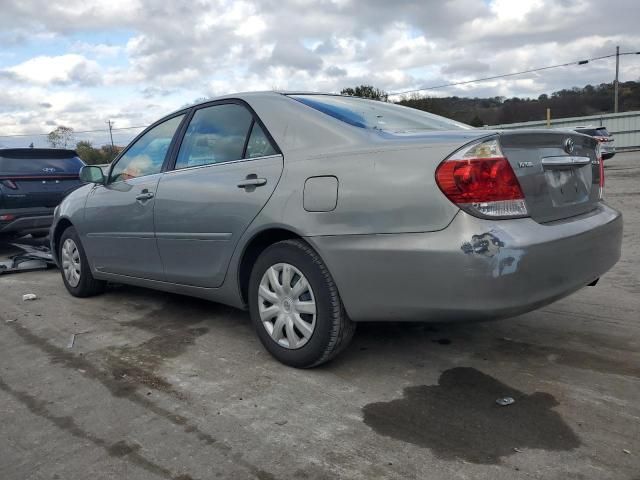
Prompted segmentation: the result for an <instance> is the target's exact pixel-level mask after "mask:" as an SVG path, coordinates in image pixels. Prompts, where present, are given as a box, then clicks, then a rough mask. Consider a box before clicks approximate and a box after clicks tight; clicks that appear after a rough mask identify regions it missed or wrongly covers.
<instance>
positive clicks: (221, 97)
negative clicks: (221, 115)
mask: <svg viewBox="0 0 640 480" xmlns="http://www.w3.org/2000/svg"><path fill="white" fill-rule="evenodd" d="M288 95H326V96H331V97H350V98H359V97H353V96H351V95H341V94H339V93H331V92H311V91H304V90H262V91H255V92H238V93H228V94H226V95H219V96H217V97H211V98H207V99H206V100H200V101H197V102H195V103H191V104H189V105H188V106H186V107H183V108H180V109H178V110H176V112H179V111H182V110H185V109H188V108H191V107H196V106H198V105H203V104H205V103H210V102H216V101H219V100H227V99H234V98H237V99H240V100H244V99H251V98H257V97H274V96H288ZM365 100H371V99H365Z"/></svg>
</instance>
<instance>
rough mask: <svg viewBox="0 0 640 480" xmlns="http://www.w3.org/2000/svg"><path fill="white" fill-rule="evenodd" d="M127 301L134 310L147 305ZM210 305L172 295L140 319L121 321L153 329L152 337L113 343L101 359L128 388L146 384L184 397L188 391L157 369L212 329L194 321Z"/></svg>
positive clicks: (117, 379) (208, 309) (207, 311)
mask: <svg viewBox="0 0 640 480" xmlns="http://www.w3.org/2000/svg"><path fill="white" fill-rule="evenodd" d="M127 305H128V306H130V307H131V308H132V309H134V310H142V309H144V306H143V305H142V306H141V305H140V304H137V303H133V302H131V304H130V305H129V304H127ZM210 309H211V303H210V302H204V301H200V300H193V301H191V300H190V301H189V302H185V301H184V298H181V297H173V296H170V297H169V300H166V301H165V302H164V303H163V305H162V306H161V307H160V308H157V309H154V310H152V311H151V312H148V313H147V314H145V315H144V316H142V317H140V318H139V319H137V320H134V321H131V322H121V325H122V326H124V327H127V328H130V327H135V328H140V329H142V330H146V331H148V332H151V333H153V334H154V336H153V337H152V338H150V339H149V340H147V341H145V342H143V343H141V344H138V345H127V346H124V347H111V348H109V349H107V350H105V351H103V352H101V354H102V357H103V358H102V359H101V362H102V363H104V367H105V369H106V370H108V371H109V372H110V373H111V376H112V378H113V379H114V380H116V381H118V382H119V383H120V384H121V385H122V388H124V389H126V388H135V387H136V386H145V387H148V388H152V389H155V390H160V391H163V392H166V393H170V394H172V395H174V396H176V397H178V398H180V399H183V398H184V394H183V393H181V392H179V391H177V390H175V389H174V388H173V387H172V385H171V383H170V382H169V381H168V380H167V379H165V378H163V377H162V376H160V375H158V374H157V373H156V372H157V370H158V369H159V368H160V366H161V365H162V364H163V363H164V362H165V361H166V360H167V359H169V358H175V357H178V356H179V355H182V354H183V353H185V352H186V350H187V348H188V347H190V346H191V345H193V344H194V343H195V340H196V338H198V337H200V336H202V335H204V334H206V333H207V332H208V331H209V330H208V328H205V327H193V325H195V324H198V323H201V322H202V321H203V320H205V319H206V318H207V316H208V314H209V313H210Z"/></svg>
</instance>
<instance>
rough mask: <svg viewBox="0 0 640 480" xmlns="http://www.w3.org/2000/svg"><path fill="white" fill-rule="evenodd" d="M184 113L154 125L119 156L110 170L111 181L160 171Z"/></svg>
mask: <svg viewBox="0 0 640 480" xmlns="http://www.w3.org/2000/svg"><path fill="white" fill-rule="evenodd" d="M183 118H184V115H178V116H177V117H173V118H170V119H169V120H167V121H165V122H163V123H161V124H160V125H156V126H155V127H153V128H152V129H151V130H149V131H148V132H147V133H145V134H144V135H143V136H142V137H140V138H139V139H138V140H136V142H135V143H134V144H133V145H132V146H131V147H129V149H128V150H127V151H126V152H125V153H124V155H122V156H121V157H120V159H119V160H118V163H116V164H115V165H114V166H113V170H111V177H110V181H111V182H118V181H121V180H129V179H131V178H137V177H143V176H145V175H153V174H154V173H160V172H161V171H162V165H163V164H164V160H165V157H166V156H167V152H168V151H169V145H171V140H172V139H173V136H174V135H175V133H176V130H177V129H178V127H179V126H180V122H182V119H183Z"/></svg>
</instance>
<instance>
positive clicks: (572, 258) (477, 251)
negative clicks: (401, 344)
mask: <svg viewBox="0 0 640 480" xmlns="http://www.w3.org/2000/svg"><path fill="white" fill-rule="evenodd" d="M307 240H308V241H309V242H310V243H311V244H312V245H313V246H314V247H315V248H316V250H317V251H318V252H319V253H320V255H321V256H322V257H323V259H324V261H325V262H326V263H327V265H328V267H329V270H330V272H331V274H332V276H333V278H334V280H335V282H336V284H337V286H338V289H339V291H340V295H341V297H342V301H343V303H344V305H345V308H346V310H347V313H348V314H349V316H350V317H351V318H352V319H353V320H355V321H369V320H373V321H376V320H380V321H403V320H414V321H458V320H460V321H462V320H483V319H491V318H501V317H508V316H513V315H518V314H521V313H525V312H527V311H530V310H533V309H536V308H539V307H541V306H543V305H546V304H549V303H551V302H553V301H555V300H558V299H559V298H562V297H564V296H566V295H569V294H570V293H572V292H575V291H576V290H578V289H580V288H582V287H584V286H586V285H588V284H589V283H591V282H593V281H594V280H595V279H597V278H598V277H600V276H601V275H603V274H604V273H606V272H607V271H608V270H609V269H610V268H611V267H612V266H613V265H615V263H616V262H617V261H618V259H619V258H620V249H621V244H622V215H621V214H620V213H619V212H618V211H616V210H614V209H612V208H610V207H608V206H607V205H605V204H600V205H599V206H598V208H597V209H595V210H593V211H592V212H589V213H587V214H584V215H580V216H577V217H572V218H570V219H565V220H562V221H557V222H553V223H550V224H544V225H543V224H539V223H536V222H535V221H533V220H531V219H530V218H522V219H515V220H498V221H495V220H483V219H479V218H475V217H473V216H471V215H468V214H466V213H464V212H462V211H461V212H459V213H458V215H456V217H455V218H454V220H453V221H452V222H451V224H450V225H449V226H448V227H447V228H445V229H444V230H440V231H438V232H430V233H407V234H392V235H342V236H319V237H309V238H307Z"/></svg>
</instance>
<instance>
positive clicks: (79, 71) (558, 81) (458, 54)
mask: <svg viewBox="0 0 640 480" xmlns="http://www.w3.org/2000/svg"><path fill="white" fill-rule="evenodd" d="M638 20H640V3H638V0H609V1H607V2H603V1H602V0H597V1H596V0H517V1H516V0H446V1H442V0H393V1H391V0H366V1H365V0H262V1H244V0H239V1H227V0H191V1H188V2H177V1H171V0H164V1H163V2H158V1H157V0H108V1H106V0H65V1H64V2H62V1H57V2H56V1H51V0H0V146H3V145H4V146H26V145H27V144H28V143H27V142H31V141H34V143H35V144H36V146H46V138H45V137H44V136H37V135H34V134H39V133H46V132H49V131H51V130H53V129H54V128H56V127H57V126H59V125H64V126H69V127H72V128H73V129H74V130H76V131H78V132H81V131H85V130H100V131H99V132H97V133H92V134H78V135H77V137H78V138H80V137H82V138H87V139H89V140H91V141H92V142H93V143H94V145H101V144H105V143H107V142H108V140H109V135H108V130H107V121H108V120H111V121H112V122H113V126H114V127H115V129H116V130H114V140H115V142H116V143H118V144H126V143H127V142H128V141H129V140H130V139H131V137H132V136H133V135H134V134H135V133H137V132H138V131H139V129H135V128H131V129H130V127H138V126H142V125H147V124H149V123H151V122H152V121H154V120H157V119H159V118H160V117H162V116H163V115H165V114H167V113H169V112H171V111H173V110H176V109H178V108H180V107H182V106H184V105H187V104H190V103H192V102H194V101H195V100H196V99H201V98H208V97H215V96H217V95H222V94H227V93H233V92H239V91H253V90H311V91H323V92H339V91H340V90H341V89H342V88H345V87H349V86H356V85H359V84H371V85H374V86H376V87H378V88H381V89H383V90H385V91H387V92H398V91H405V90H411V89H416V88H422V87H428V86H432V85H440V84H444V83H450V82H457V81H464V80H470V79H474V78H479V77H487V76H491V75H497V74H503V73H510V72H517V71H521V70H527V69H530V68H536V67H543V66H546V65H553V64H559V63H565V62H570V61H575V60H580V59H584V58H592V57H597V56H601V55H606V54H611V53H615V47H616V45H620V47H621V51H640V30H639V29H638V28H637V24H638ZM614 65H615V61H614V60H613V59H607V60H601V61H597V62H591V63H589V64H587V65H582V66H571V67H566V68H560V69H554V70H548V71H545V72H541V73H537V74H528V75H523V76H521V77H511V78H507V79H502V80H496V81H490V82H481V83H473V84H468V85H463V86H458V87H449V88H445V89H439V90H431V91H429V92H428V93H429V94H430V95H437V96H442V95H458V96H474V97H475V96H479V97H483V96H492V97H493V96H505V97H512V96H525V97H538V96H539V95H540V94H542V93H551V92H553V91H556V90H559V89H561V88H571V87H573V86H584V85H586V84H589V83H590V84H600V83H605V82H611V81H612V80H613V76H614ZM620 78H621V81H624V80H639V79H640V55H637V56H636V55H633V56H631V55H630V56H626V57H622V59H621V70H620ZM394 98H397V97H394ZM120 129H123V130H120ZM9 135H25V136H24V137H15V136H14V137H8V136H9ZM23 144H24V145H23Z"/></svg>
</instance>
